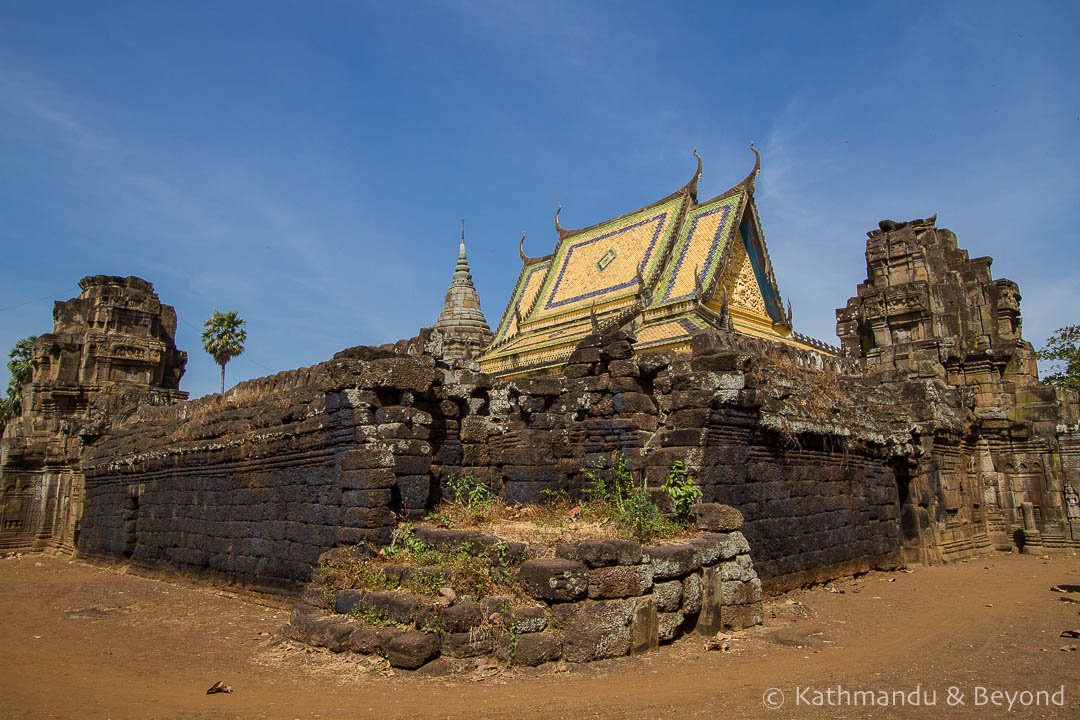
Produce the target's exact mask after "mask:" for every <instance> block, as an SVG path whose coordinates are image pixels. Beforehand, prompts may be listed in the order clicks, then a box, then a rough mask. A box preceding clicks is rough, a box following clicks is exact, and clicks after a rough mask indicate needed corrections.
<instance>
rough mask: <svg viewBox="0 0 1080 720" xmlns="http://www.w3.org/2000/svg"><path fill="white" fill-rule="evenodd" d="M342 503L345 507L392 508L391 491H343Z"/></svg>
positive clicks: (381, 489) (382, 489)
mask: <svg viewBox="0 0 1080 720" xmlns="http://www.w3.org/2000/svg"><path fill="white" fill-rule="evenodd" d="M341 503H342V504H343V505H344V506H345V507H368V508H377V507H390V489H389V488H380V489H377V490H343V491H342V493H341Z"/></svg>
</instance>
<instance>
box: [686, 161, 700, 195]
mask: <svg viewBox="0 0 1080 720" xmlns="http://www.w3.org/2000/svg"><path fill="white" fill-rule="evenodd" d="M694 157H696V158H697V170H695V171H694V177H693V178H691V180H690V182H688V183H687V184H686V187H687V189H688V190H689V191H690V195H691V196H692V197H693V198H694V202H697V184H698V180H700V179H701V156H700V155H698V152H697V148H696V147H695V148H694Z"/></svg>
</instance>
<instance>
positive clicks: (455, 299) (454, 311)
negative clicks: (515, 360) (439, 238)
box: [435, 219, 494, 359]
mask: <svg viewBox="0 0 1080 720" xmlns="http://www.w3.org/2000/svg"><path fill="white" fill-rule="evenodd" d="M435 328H436V329H437V330H439V332H441V333H442V334H443V335H444V337H445V340H444V342H443V348H444V349H443V356H444V357H445V358H448V359H449V358H455V357H457V358H473V357H476V356H477V355H479V354H480V351H481V350H483V349H484V348H485V347H487V346H488V344H490V343H491V340H492V338H493V337H494V336H493V335H492V332H491V328H490V327H489V326H488V323H487V319H486V318H485V317H484V312H483V310H481V309H480V296H479V295H477V294H476V288H475V287H474V286H473V279H472V272H470V270H469V258H468V256H467V255H466V253H465V220H464V219H462V221H461V240H460V242H459V243H458V259H457V265H456V266H455V268H454V277H453V279H452V280H451V281H450V288H449V289H448V290H447V291H446V299H445V300H444V301H443V311H442V314H441V315H439V319H438V321H436V323H435Z"/></svg>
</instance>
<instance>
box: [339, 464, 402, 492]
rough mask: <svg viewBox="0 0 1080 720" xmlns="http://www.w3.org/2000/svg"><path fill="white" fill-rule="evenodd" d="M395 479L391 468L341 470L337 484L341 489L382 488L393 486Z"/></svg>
mask: <svg viewBox="0 0 1080 720" xmlns="http://www.w3.org/2000/svg"><path fill="white" fill-rule="evenodd" d="M396 480H397V476H396V475H395V474H394V471H393V470H392V469H391V468H379V469H373V470H342V471H341V475H340V476H339V477H338V485H339V486H340V487H341V489H342V490H383V489H388V488H392V487H394V483H395V482H396Z"/></svg>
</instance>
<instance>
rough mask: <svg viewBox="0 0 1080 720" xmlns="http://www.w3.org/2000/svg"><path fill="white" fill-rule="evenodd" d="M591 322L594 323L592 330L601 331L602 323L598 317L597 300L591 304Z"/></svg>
mask: <svg viewBox="0 0 1080 720" xmlns="http://www.w3.org/2000/svg"><path fill="white" fill-rule="evenodd" d="M589 323H590V324H592V331H593V332H594V333H599V332H600V323H599V321H598V320H597V319H596V301H595V300H593V301H592V305H590V306H589Z"/></svg>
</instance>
